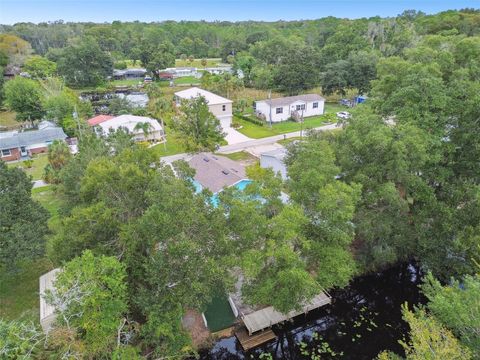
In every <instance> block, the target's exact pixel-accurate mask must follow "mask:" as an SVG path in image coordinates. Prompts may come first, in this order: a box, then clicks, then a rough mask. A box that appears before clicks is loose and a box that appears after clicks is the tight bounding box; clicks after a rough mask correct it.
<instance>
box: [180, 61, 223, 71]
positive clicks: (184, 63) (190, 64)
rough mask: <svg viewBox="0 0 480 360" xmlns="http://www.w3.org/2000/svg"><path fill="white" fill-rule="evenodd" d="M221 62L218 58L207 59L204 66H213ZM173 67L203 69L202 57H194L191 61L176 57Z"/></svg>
mask: <svg viewBox="0 0 480 360" xmlns="http://www.w3.org/2000/svg"><path fill="white" fill-rule="evenodd" d="M221 63H222V59H220V58H212V59H207V66H206V67H215V66H218V65H219V64H221ZM175 67H196V68H198V69H203V65H202V59H194V60H193V62H190V61H188V60H182V59H176V60H175Z"/></svg>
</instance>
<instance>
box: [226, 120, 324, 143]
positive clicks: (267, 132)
mask: <svg viewBox="0 0 480 360" xmlns="http://www.w3.org/2000/svg"><path fill="white" fill-rule="evenodd" d="M234 122H235V123H237V124H239V125H241V126H242V128H241V129H237V130H238V131H239V132H241V133H242V134H244V135H246V136H248V137H250V138H252V139H260V138H264V137H268V136H274V135H281V134H286V133H290V132H293V131H300V130H301V129H302V124H301V123H297V122H294V121H285V122H281V123H278V124H273V125H272V127H270V126H269V125H264V126H260V125H256V124H253V123H251V122H248V121H246V120H242V119H239V118H235V119H234ZM325 123H326V119H325V117H323V116H315V117H311V118H306V119H305V122H304V124H303V130H306V129H311V128H315V127H318V126H322V125H323V124H325Z"/></svg>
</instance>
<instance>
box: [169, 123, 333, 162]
mask: <svg viewBox="0 0 480 360" xmlns="http://www.w3.org/2000/svg"><path fill="white" fill-rule="evenodd" d="M336 128H337V126H336V124H329V125H324V126H320V127H317V128H315V130H317V131H327V130H333V129H336ZM299 136H300V131H294V132H291V133H287V134H282V135H275V136H270V137H266V138H262V139H253V140H248V141H244V142H240V143H237V144H231V145H225V146H220V149H218V150H217V151H216V152H217V153H219V154H231V153H234V152H237V151H242V150H246V149H248V148H250V147H256V146H260V145H268V144H273V143H276V142H277V141H279V140H283V139H289V138H293V137H299ZM190 156H191V155H190V154H185V153H184V154H176V155H170V156H164V157H162V158H161V160H162V161H164V162H166V163H172V162H174V161H176V160H181V159H183V160H188V159H189V158H190Z"/></svg>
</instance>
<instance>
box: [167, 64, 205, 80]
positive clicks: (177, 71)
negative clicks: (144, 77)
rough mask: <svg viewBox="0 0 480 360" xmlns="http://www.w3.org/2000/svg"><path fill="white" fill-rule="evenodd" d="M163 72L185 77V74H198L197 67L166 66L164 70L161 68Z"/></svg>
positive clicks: (175, 76)
mask: <svg viewBox="0 0 480 360" xmlns="http://www.w3.org/2000/svg"><path fill="white" fill-rule="evenodd" d="M161 72H162V73H169V74H172V75H173V77H174V78H177V77H184V76H197V75H198V71H197V68H194V67H173V68H166V69H164V70H161Z"/></svg>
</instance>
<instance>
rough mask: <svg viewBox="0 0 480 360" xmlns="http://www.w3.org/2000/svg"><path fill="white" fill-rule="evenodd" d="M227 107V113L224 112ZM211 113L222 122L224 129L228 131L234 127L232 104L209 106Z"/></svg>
mask: <svg viewBox="0 0 480 360" xmlns="http://www.w3.org/2000/svg"><path fill="white" fill-rule="evenodd" d="M223 106H225V111H224V110H223ZM208 109H209V110H210V112H211V113H212V114H213V115H215V117H216V118H217V119H218V120H220V125H221V126H222V128H224V129H226V128H229V127H230V126H232V117H233V116H232V103H230V102H229V103H225V104H215V105H208Z"/></svg>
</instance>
